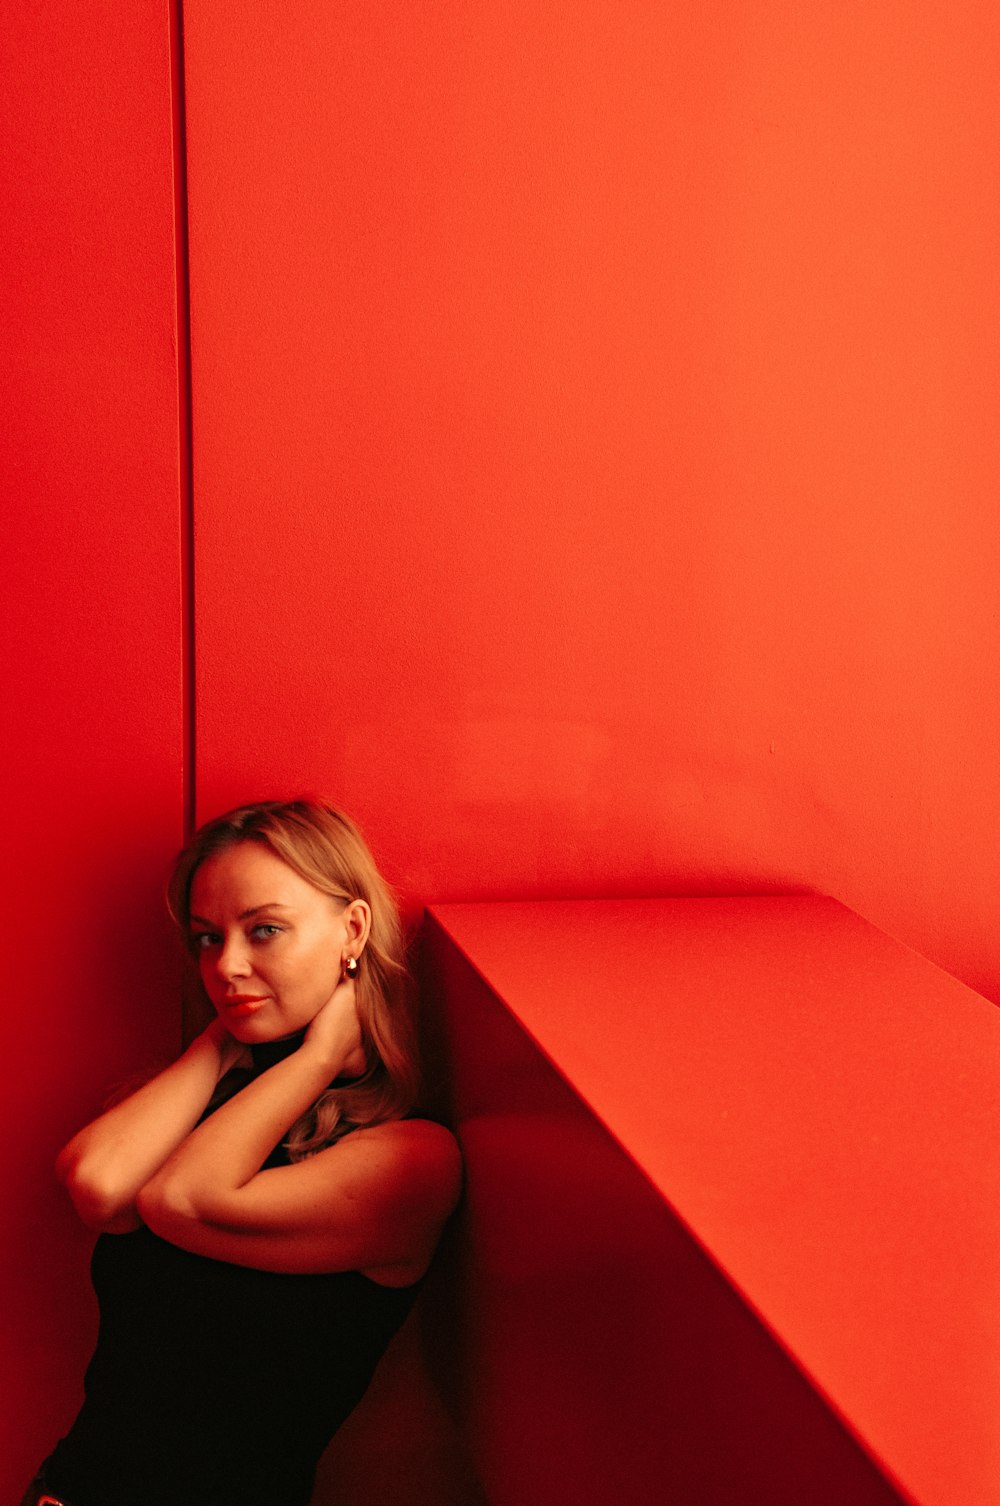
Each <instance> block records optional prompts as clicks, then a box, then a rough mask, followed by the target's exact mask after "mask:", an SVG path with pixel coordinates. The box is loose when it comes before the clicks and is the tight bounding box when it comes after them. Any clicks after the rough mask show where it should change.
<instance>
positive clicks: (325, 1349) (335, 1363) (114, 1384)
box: [46, 1041, 420, 1506]
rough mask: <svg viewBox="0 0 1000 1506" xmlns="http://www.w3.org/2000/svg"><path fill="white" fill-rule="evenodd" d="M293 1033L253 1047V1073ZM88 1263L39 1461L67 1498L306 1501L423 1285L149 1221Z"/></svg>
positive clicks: (105, 1239)
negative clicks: (193, 1249) (203, 1242)
mask: <svg viewBox="0 0 1000 1506" xmlns="http://www.w3.org/2000/svg"><path fill="white" fill-rule="evenodd" d="M296 1044H297V1041H296V1042H293V1043H286V1042H276V1043H274V1046H268V1047H265V1048H263V1049H261V1048H254V1069H253V1073H252V1075H253V1076H256V1075H257V1073H258V1072H259V1071H261V1070H263V1069H264V1068H265V1067H266V1066H270V1065H271V1063H272V1062H273V1061H274V1060H277V1059H278V1057H279V1055H280V1054H283V1051H285V1052H287V1050H288V1049H290V1048H294V1045H296ZM275 1048H277V1050H276V1049H275ZM239 1085H240V1086H243V1083H240V1084H239ZM217 1106H218V1105H217V1104H215V1105H213V1107H217ZM266 1164H267V1165H269V1166H273V1165H282V1164H287V1156H286V1155H285V1153H284V1151H283V1150H282V1149H281V1148H280V1147H278V1148H277V1149H276V1150H275V1151H274V1152H272V1154H271V1156H270V1157H269V1158H268V1161H267V1163H266ZM91 1274H92V1278H93V1283H94V1289H95V1291H96V1293H97V1298H98V1303H99V1306H100V1331H99V1334H98V1339H97V1348H96V1350H95V1352H94V1356H93V1359H92V1360H91V1363H90V1366H89V1368H88V1370H87V1375H86V1379H85V1382H84V1389H85V1394H86V1399H85V1401H84V1404H83V1408H82V1410H81V1412H80V1414H79V1416H78V1417H77V1419H76V1422H75V1423H74V1424H73V1427H72V1429H71V1430H70V1432H69V1433H68V1435H67V1436H66V1437H65V1438H64V1439H63V1440H62V1441H61V1442H60V1443H59V1444H58V1446H57V1448H56V1450H55V1452H54V1453H53V1455H52V1457H51V1459H50V1460H49V1463H48V1468H47V1471H46V1486H47V1489H48V1490H50V1491H52V1492H54V1493H55V1494H57V1495H65V1496H66V1497H67V1499H68V1500H69V1501H71V1502H72V1503H73V1506H307V1503H308V1501H309V1497H310V1494H311V1491H312V1485H313V1476H314V1473H315V1469H316V1464H317V1461H318V1459H319V1456H320V1454H321V1453H322V1452H323V1449H324V1448H325V1446H326V1444H327V1443H328V1442H329V1440H330V1438H331V1437H332V1436H333V1434H334V1432H335V1431H336V1430H337V1428H338V1427H339V1426H340V1424H341V1423H342V1422H343V1421H344V1419H345V1418H346V1417H347V1415H348V1413H349V1412H350V1411H351V1410H352V1408H353V1407H354V1406H355V1405H356V1403H357V1402H358V1401H359V1400H360V1398H361V1396H362V1395H363V1393H364V1391H365V1389H366V1387H367V1385H368V1382H369V1381H370V1379H371V1376H372V1373H373V1371H374V1369H375V1366H376V1364H377V1363H378V1361H379V1359H380V1357H381V1356H382V1354H383V1352H384V1351H385V1349H386V1347H387V1345H388V1343H389V1341H390V1339H391V1338H392V1336H393V1334H394V1333H395V1332H396V1330H397V1329H398V1328H399V1326H400V1324H401V1323H402V1322H403V1320H404V1318H405V1317H406V1315H407V1313H408V1312H409V1310H410V1308H411V1307H412V1305H413V1302H414V1299H415V1297H416V1295H417V1292H418V1290H419V1285H420V1283H417V1284H415V1285H413V1286H408V1287H401V1288H399V1287H385V1286H379V1285H378V1284H377V1283H375V1282H373V1281H370V1280H368V1278H367V1277H365V1276H362V1275H361V1274H360V1272H358V1271H338V1272H334V1273H332V1274H324V1275H306V1276H303V1275H284V1274H280V1273H275V1272H272V1271H257V1270H251V1269H249V1268H247V1267H244V1266H236V1265H230V1264H227V1263H226V1262H224V1261H218V1260H210V1259H208V1258H207V1257H205V1256H203V1255H192V1254H190V1253H189V1252H188V1251H186V1250H181V1249H179V1248H178V1247H177V1246H176V1245H171V1244H168V1243H167V1242H166V1240H163V1239H160V1238H158V1237H157V1236H156V1235H155V1234H152V1233H151V1232H150V1231H149V1230H148V1229H146V1228H142V1229H137V1230H136V1231H135V1232H134V1233H132V1234H102V1235H101V1236H100V1237H99V1239H98V1241H97V1244H96V1246H95V1249H94V1256H93V1261H92V1264H91Z"/></svg>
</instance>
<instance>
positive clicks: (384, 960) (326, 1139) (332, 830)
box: [167, 799, 419, 1161]
mask: <svg viewBox="0 0 1000 1506" xmlns="http://www.w3.org/2000/svg"><path fill="white" fill-rule="evenodd" d="M242 842H254V843H257V844H258V845H259V846H261V847H266V848H268V849H269V851H271V852H272V853H274V855H275V857H278V858H280V859H281V861H282V862H283V863H287V864H288V866H289V868H292V869H294V871H295V872H296V873H297V874H298V875H299V877H300V878H303V879H305V880H306V882H307V883H309V884H312V885H313V887H314V888H316V889H319V890H321V892H322V893H324V894H329V895H330V896H331V897H332V898H334V899H340V900H343V901H344V903H345V904H350V902H351V901H352V900H355V899H363V900H364V901H365V902H366V904H367V905H368V907H369V909H370V910H371V928H370V930H369V932H368V939H367V941H366V943H365V947H364V951H363V952H362V954H361V956H360V958H359V963H360V966H359V970H358V974H357V978H356V981H355V997H356V1000H357V1012H358V1023H359V1025H360V1027H361V1041H362V1045H363V1047H364V1053H365V1060H366V1063H367V1065H366V1067H365V1071H364V1073H363V1074H362V1075H361V1076H360V1077H358V1078H356V1079H354V1080H352V1081H351V1082H350V1083H349V1084H347V1085H344V1086H339V1087H333V1088H328V1089H327V1090H326V1091H325V1092H324V1093H322V1094H321V1095H320V1097H319V1098H318V1099H317V1100H316V1102H315V1103H314V1104H313V1105H312V1107H311V1108H309V1109H307V1110H306V1112H305V1113H304V1114H303V1115H302V1117H301V1118H300V1119H298V1120H297V1121H296V1123H295V1124H294V1125H293V1126H292V1128H291V1130H290V1131H289V1134H288V1139H287V1141H286V1142H285V1144H286V1148H287V1150H288V1153H289V1156H290V1158H291V1159H292V1160H293V1161H301V1160H304V1159H305V1158H306V1157H307V1156H310V1155H313V1154H314V1153H315V1152H316V1151H318V1150H322V1149H323V1147H324V1146H326V1145H331V1144H332V1143H333V1142H334V1141H335V1140H337V1139H339V1138H340V1137H341V1136H342V1135H345V1134H347V1133H348V1132H349V1131H350V1130H352V1129H361V1128H364V1127H365V1126H367V1125H372V1124H381V1123H383V1122H384V1121H385V1120H387V1119H400V1118H402V1117H403V1116H404V1115H405V1114H407V1113H408V1112H409V1111H410V1109H412V1107H413V1105H414V1103H415V1101H416V1097H417V1087H418V1079H419V1069H418V1064H417V1047H416V1033H415V1028H414V1018H413V992H412V986H411V982H410V976H409V973H408V971H407V968H406V964H405V962H404V948H403V935H402V929H401V926H400V921H399V913H398V911H397V909H396V903H395V900H394V899H393V896H392V893H391V891H390V889H389V886H388V885H387V884H386V882H385V880H384V879H383V878H382V875H381V874H380V873H379V871H378V869H377V868H376V866H375V860H374V858H373V857H372V855H371V853H370V852H369V850H368V847H367V844H366V843H365V840H364V838H363V837H362V835H361V833H360V831H359V830H358V828H357V827H356V826H355V824H354V822H353V821H351V820H350V818H349V817H348V816H345V815H344V814H343V813H342V812H341V811H338V810H335V809H334V808H333V806H330V805H326V804H325V803H322V802H320V801H316V800H307V799H299V800H261V801H258V802H256V803H255V804H253V805H243V806H239V807H238V808H237V809H236V810H231V811H227V812H226V813H225V815H222V816H216V818H215V819H214V820H212V821H208V822H206V823H205V825H204V826H202V827H200V828H199V830H198V831H197V832H196V833H195V835H194V836H193V837H192V839H191V841H190V842H189V843H188V845H187V846H186V847H185V848H184V850H183V851H182V852H181V853H180V855H179V856H178V858H177V860H176V862H175V863H174V867H173V870H172V872H171V875H170V878H169V881H168V884H167V904H168V906H169V909H170V913H171V915H172V916H173V919H174V920H175V922H176V923H177V925H178V926H179V927H180V930H181V933H182V935H183V936H184V939H185V942H186V943H187V947H188V951H189V953H190V954H191V955H192V957H194V956H195V946H194V942H193V940H192V936H191V883H192V880H193V878H194V875H195V873H196V872H197V870H198V868H199V866H200V865H201V864H202V863H203V862H204V861H205V860H206V858H210V857H213V856H214V855H215V854H216V853H219V852H224V851H225V850H226V848H229V847H236V846H238V845H239V844H240V843H242Z"/></svg>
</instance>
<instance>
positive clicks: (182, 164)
mask: <svg viewBox="0 0 1000 1506" xmlns="http://www.w3.org/2000/svg"><path fill="white" fill-rule="evenodd" d="M168 3H169V6H170V95H171V108H172V114H173V169H174V172H173V178H174V276H175V282H176V289H177V309H176V330H177V418H178V461H179V473H180V532H181V537H180V556H181V696H182V738H183V751H182V775H181V802H182V819H183V827H184V839H185V841H186V840H187V838H188V837H189V836H190V835H191V833H192V831H193V830H194V826H195V821H196V810H197V797H196V787H195V778H196V773H197V751H198V748H197V736H196V725H195V723H196V682H195V670H196V656H195V610H194V604H195V578H194V573H195V571H194V451H193V445H192V399H191V276H190V263H189V245H188V175H187V116H186V112H185V95H184V5H183V0H168Z"/></svg>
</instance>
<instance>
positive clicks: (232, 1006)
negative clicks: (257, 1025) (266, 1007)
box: [222, 994, 267, 1019]
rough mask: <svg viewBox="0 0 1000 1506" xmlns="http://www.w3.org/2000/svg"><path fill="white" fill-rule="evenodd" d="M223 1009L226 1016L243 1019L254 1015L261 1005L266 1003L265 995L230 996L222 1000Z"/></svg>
mask: <svg viewBox="0 0 1000 1506" xmlns="http://www.w3.org/2000/svg"><path fill="white" fill-rule="evenodd" d="M222 1003H223V1007H224V1008H225V1010H226V1013H227V1014H234V1015H236V1016H237V1017H238V1018H239V1019H243V1018H244V1016H246V1015H248V1014H255V1013H256V1012H257V1010H258V1009H259V1008H260V1007H261V1005H262V1004H266V1003H267V995H266V994H230V995H229V996H228V998H225V999H223V1001H222Z"/></svg>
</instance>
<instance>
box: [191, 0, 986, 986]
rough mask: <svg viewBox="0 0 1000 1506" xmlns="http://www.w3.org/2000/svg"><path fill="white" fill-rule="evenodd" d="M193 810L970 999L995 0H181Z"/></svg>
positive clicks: (438, 885) (432, 878)
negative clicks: (716, 910)
mask: <svg viewBox="0 0 1000 1506" xmlns="http://www.w3.org/2000/svg"><path fill="white" fill-rule="evenodd" d="M185 19H186V28H187V61H188V104H189V141H190V163H191V226H192V277H193V283H192V295H193V327H192V338H193V358H194V392H195V435H196V450H197V453H196V495H197V499H198V579H199V583H200V591H199V609H198V610H199V628H198V631H199V638H198V644H199V667H200V673H199V703H198V728H199V759H200V768H199V775H200V781H199V789H200V795H201V805H202V811H203V813H208V812H210V811H214V810H217V809H219V808H220V807H223V806H226V805H228V804H231V803H233V802H234V801H236V800H238V799H242V798H244V797H249V796H255V795H257V794H259V793H261V792H272V791H284V790H290V789H298V788H303V787H305V788H314V789H319V790H322V791H325V792H327V793H328V794H329V795H330V796H332V797H333V798H335V799H336V800H339V801H340V802H342V803H343V804H344V805H345V806H346V807H347V808H348V809H350V810H351V811H352V812H354V813H355V814H356V815H357V816H358V818H359V819H360V820H361V821H362V823H363V824H364V825H365V826H366V827H367V829H368V831H369V834H370V836H371V838H372V840H373V843H374V845H375V846H376V848H377V849H378V851H379V852H380V854H381V855H382V857H383V858H384V860H385V863H386V866H387V868H388V870H389V872H390V874H391V876H392V877H393V878H394V879H395V880H396V881H397V882H398V883H399V884H400V885H401V886H402V887H403V889H404V890H405V892H406V893H407V894H408V895H409V896H410V898H411V900H412V901H413V903H414V904H415V905H416V904H419V903H421V902H423V901H425V900H428V899H443V898H448V897H452V898H481V897H501V896H521V897H533V896H550V895H562V896H573V895H601V894H630V893H635V894H639V893H665V892H692V891H694V892H699V891H701V892H720V891H721V892H744V891H754V890H765V891H766V890H793V891H794V890H798V889H803V890H813V889H815V890H818V891H821V892H828V893H831V894H833V895H835V896H837V897H839V898H841V899H842V900H844V901H845V902H847V903H848V904H850V905H852V906H854V907H856V908H857V909H859V910H860V911H861V912H862V913H863V914H865V915H868V916H870V917H871V918H872V919H874V920H875V921H876V922H878V923H879V924H880V925H883V926H885V927H886V928H888V929H889V930H890V931H892V932H894V933H895V934H897V935H898V936H900V937H902V938H903V939H905V940H906V941H909V942H911V943H912V944H914V945H915V946H916V947H917V948H919V949H920V950H922V951H925V952H926V953H927V954H928V955H929V956H931V957H932V958H934V959H936V960H937V961H939V962H941V963H943V964H944V965H945V966H946V967H947V968H949V969H951V970H953V971H954V972H955V973H957V974H958V975H959V976H960V977H961V978H963V979H964V980H966V981H968V982H970V983H972V984H973V985H974V986H975V987H977V988H980V989H982V990H984V991H986V992H987V993H990V994H992V995H993V996H995V997H996V996H1000V964H998V962H997V959H996V952H995V947H994V946H993V916H994V896H995V893H996V890H997V884H998V879H1000V872H998V869H1000V845H998V844H997V842H996V841H995V840H993V835H994V832H995V829H996V821H997V814H998V804H1000V775H998V770H997V766H996V759H995V748H996V745H997V740H998V730H1000V729H998V726H997V721H998V716H1000V712H998V707H1000V696H998V694H997V656H996V653H995V637H996V627H997V612H998V586H997V571H996V558H997V550H998V545H1000V537H998V535H1000V514H998V511H997V508H996V492H997V480H998V459H1000V457H998V444H997V437H996V425H995V423H994V421H993V419H994V414H995V410H996V403H997V381H998V377H997V367H996V360H995V351H996V346H997V335H998V329H997V326H998V316H1000V307H998V300H1000V293H998V284H997V278H996V275H995V261H996V257H995V249H996V248H995V241H996V233H995V232H996V226H995V219H996V212H995V199H996V194H995V192H994V189H995V183H996V176H997V170H998V165H1000V164H998V154H1000V129H998V126H1000V121H998V111H1000V106H998V103H997V95H996V89H995V80H994V72H995V70H994V59H995V58H996V55H997V49H998V46H1000V34H998V33H1000V18H998V15H997V12H996V9H995V7H992V6H989V5H987V4H986V3H985V0H957V3H952V0H949V3H947V4H946V3H945V0H919V3H917V4H913V5H908V6H905V7H885V6H875V7H873V6H871V5H869V4H865V3H862V0H846V3H843V4H839V5H837V6H832V5H822V6H802V5H799V4H795V3H793V0H753V3H751V4H749V5H739V6H737V5H732V4H728V3H725V0H709V3H707V4H706V3H703V0H698V3H694V0H691V3H682V4H678V5H670V6H664V5H662V4H660V3H658V0H655V3H654V0H640V3H637V4H634V5H630V6H627V7H624V8H623V7H621V6H620V5H617V4H613V3H612V0H582V3H579V4H573V5H568V4H566V3H554V0H542V3H541V4H539V3H538V0H532V3H531V4H528V3H524V0H513V3H511V4H507V5H504V6H500V7H496V6H494V7H489V6H487V7H469V6H468V5H459V4H457V3H447V0H446V3H443V4H440V5H435V6H432V7H430V8H428V7H414V6H412V5H409V4H404V3H402V0H380V3H375V4H372V3H368V0H366V3H364V4H360V3H348V4H345V5H339V6H336V7H330V6H327V5H324V4H321V3H319V0H292V3H291V4H289V3H287V0H282V3H281V4H278V3H276V0H262V3H260V4H258V5H255V6H254V7H252V8H251V9H249V10H248V9H247V8H245V7H244V8H242V9H234V8H233V7H232V6H227V5H223V4H221V3H219V0H188V3H187V4H186V6H185Z"/></svg>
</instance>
